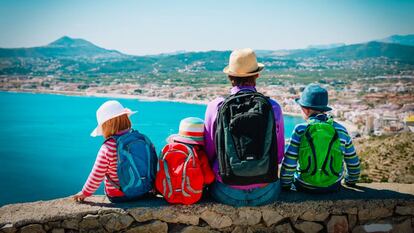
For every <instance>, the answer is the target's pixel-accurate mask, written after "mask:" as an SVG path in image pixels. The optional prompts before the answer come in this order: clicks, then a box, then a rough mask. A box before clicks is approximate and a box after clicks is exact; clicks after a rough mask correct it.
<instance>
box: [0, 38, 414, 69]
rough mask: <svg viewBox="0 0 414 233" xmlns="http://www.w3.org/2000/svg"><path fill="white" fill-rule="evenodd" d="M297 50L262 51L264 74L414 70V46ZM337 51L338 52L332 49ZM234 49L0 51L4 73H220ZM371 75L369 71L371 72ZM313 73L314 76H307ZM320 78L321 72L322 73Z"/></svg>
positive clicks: (74, 43)
mask: <svg viewBox="0 0 414 233" xmlns="http://www.w3.org/2000/svg"><path fill="white" fill-rule="evenodd" d="M336 46H340V45H339V44H338V45H334V46H325V49H321V48H323V47H324V46H317V47H316V48H315V47H311V48H308V49H297V50H279V51H271V50H258V52H257V54H258V59H259V60H260V62H263V63H264V64H265V65H266V69H265V73H273V74H275V73H280V72H281V71H282V72H283V71H286V72H304V71H306V72H314V71H317V72H319V71H334V72H338V71H341V70H344V71H349V70H352V71H362V73H363V74H364V73H371V74H376V75H383V74H384V73H387V72H388V73H389V72H390V71H392V72H393V73H398V72H399V71H400V70H401V71H405V70H413V69H414V46H407V45H400V44H390V43H382V42H369V43H366V44H354V45H345V46H340V47H336ZM332 47H333V48H332ZM229 54H230V51H205V52H183V51H181V52H178V53H171V54H159V55H150V56H131V55H125V54H122V53H120V52H118V51H116V50H107V49H105V48H101V47H99V46H96V45H94V44H93V43H91V42H89V41H87V40H84V39H74V38H70V37H67V36H64V37H62V38H60V39H58V40H56V41H54V42H52V43H50V44H48V45H45V46H40V47H33V48H15V49H13V48H0V75H35V76H36V75H48V74H59V75H75V74H76V75H82V76H89V75H112V74H117V75H119V74H122V75H124V74H126V73H139V75H145V74H155V75H158V74H160V73H163V74H171V73H187V74H195V73H208V72H220V71H221V70H222V69H223V68H224V67H225V66H226V65H227V63H228V58H229ZM366 71H367V72H366ZM307 75H309V73H307ZM317 75H320V74H317Z"/></svg>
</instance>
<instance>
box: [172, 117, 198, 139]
mask: <svg viewBox="0 0 414 233" xmlns="http://www.w3.org/2000/svg"><path fill="white" fill-rule="evenodd" d="M167 142H168V143H171V142H182V143H188V144H196V145H204V121H203V120H202V119H200V118H197V117H187V118H184V119H182V120H181V122H180V127H179V131H178V134H173V135H171V136H169V137H168V139H167Z"/></svg>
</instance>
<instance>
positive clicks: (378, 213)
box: [358, 207, 393, 221]
mask: <svg viewBox="0 0 414 233" xmlns="http://www.w3.org/2000/svg"><path fill="white" fill-rule="evenodd" d="M392 213H393V211H392V210H390V209H387V208H383V207H381V208H375V209H362V210H359V212H358V219H359V221H368V220H377V219H381V218H386V217H390V216H392Z"/></svg>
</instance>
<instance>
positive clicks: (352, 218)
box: [348, 214, 358, 229]
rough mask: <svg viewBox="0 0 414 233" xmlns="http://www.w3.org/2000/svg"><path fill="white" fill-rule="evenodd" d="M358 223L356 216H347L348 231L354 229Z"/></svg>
mask: <svg viewBox="0 0 414 233" xmlns="http://www.w3.org/2000/svg"><path fill="white" fill-rule="evenodd" d="M357 223H358V216H357V215H354V214H350V215H348V225H349V229H354V227H355V226H356V224H357Z"/></svg>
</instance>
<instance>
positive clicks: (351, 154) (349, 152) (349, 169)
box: [339, 131, 361, 185]
mask: <svg viewBox="0 0 414 233" xmlns="http://www.w3.org/2000/svg"><path fill="white" fill-rule="evenodd" d="M339 134H342V135H343V136H344V139H345V141H344V142H345V143H344V144H343V146H344V160H345V164H346V174H345V183H346V184H349V185H354V184H355V183H356V182H357V181H358V179H359V175H360V172H361V170H360V166H359V165H360V163H359V158H358V155H357V154H356V150H355V147H354V144H353V143H352V139H351V137H350V136H349V135H348V133H347V132H346V131H345V132H342V131H341V132H339Z"/></svg>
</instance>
